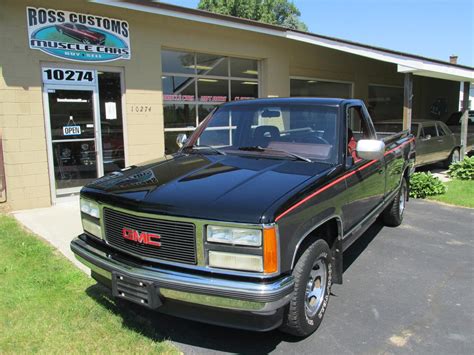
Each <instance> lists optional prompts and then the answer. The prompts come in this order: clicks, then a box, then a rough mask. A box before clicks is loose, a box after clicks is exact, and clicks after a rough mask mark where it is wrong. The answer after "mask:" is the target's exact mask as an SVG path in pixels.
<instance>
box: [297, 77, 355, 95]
mask: <svg viewBox="0 0 474 355" xmlns="http://www.w3.org/2000/svg"><path fill="white" fill-rule="evenodd" d="M290 86H291V87H290V94H291V96H292V97H337V98H342V99H350V98H352V84H351V83H340V82H332V81H321V80H317V79H291V80H290Z"/></svg>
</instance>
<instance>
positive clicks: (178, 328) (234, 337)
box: [86, 221, 383, 354]
mask: <svg viewBox="0 0 474 355" xmlns="http://www.w3.org/2000/svg"><path fill="white" fill-rule="evenodd" d="M382 228H383V225H382V223H381V222H379V221H377V222H376V223H374V224H373V225H372V226H371V227H370V228H369V229H368V230H367V232H365V233H364V234H363V235H362V236H361V237H360V238H359V239H358V240H357V241H356V242H355V243H354V244H353V245H352V246H351V247H350V248H349V249H348V250H347V251H346V252H345V253H344V271H346V270H347V269H348V268H349V267H350V266H351V265H352V263H353V262H354V261H355V260H356V259H357V257H358V256H359V255H360V254H361V253H362V252H363V251H364V250H365V249H366V248H367V246H368V245H369V244H370V242H371V241H372V240H373V239H374V238H375V237H376V236H377V234H378V233H379V232H380V230H381V229H382ZM86 292H87V294H88V295H89V296H90V297H91V298H93V299H94V300H95V301H96V302H98V303H99V304H101V305H102V306H103V307H104V308H106V309H107V310H109V311H110V312H113V313H115V314H118V315H119V316H120V317H122V320H123V326H124V327H126V328H128V329H131V330H132V331H135V332H137V333H140V334H143V335H144V336H146V337H148V338H150V339H152V340H154V341H163V340H171V341H172V342H174V343H176V344H177V345H178V346H179V345H180V344H186V345H188V346H191V347H196V348H198V349H196V350H197V351H199V349H202V352H205V351H206V350H207V351H209V350H214V351H221V352H230V353H240V354H252V353H260V354H261V353H270V352H271V351H273V350H274V349H275V348H276V347H277V346H278V344H280V343H281V342H287V343H295V342H299V341H300V340H301V339H300V338H296V337H292V336H289V335H286V334H283V333H281V332H279V331H278V330H274V331H271V332H266V333H258V332H250V331H243V330H236V329H230V328H225V327H219V326H214V325H210V324H204V323H199V322H195V321H191V320H186V319H182V318H176V317H172V316H168V315H166V314H162V313H159V312H155V311H150V310H148V309H146V308H143V307H140V306H138V305H135V304H133V303H129V302H125V301H122V300H117V301H116V300H114V299H113V297H112V295H111V292H110V290H109V289H107V288H106V287H104V286H102V285H100V284H96V285H94V286H91V287H89V288H88V289H87V290H86ZM182 350H183V351H185V349H182Z"/></svg>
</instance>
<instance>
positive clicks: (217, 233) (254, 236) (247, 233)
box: [207, 226, 262, 247]
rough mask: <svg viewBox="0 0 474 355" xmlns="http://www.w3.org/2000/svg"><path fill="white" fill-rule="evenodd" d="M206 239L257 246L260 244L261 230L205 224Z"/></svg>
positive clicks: (214, 241) (215, 241)
mask: <svg viewBox="0 0 474 355" xmlns="http://www.w3.org/2000/svg"><path fill="white" fill-rule="evenodd" d="M207 241H208V242H213V243H223V244H232V245H244V246H252V247H259V246H261V245H262V231H261V230H259V229H247V228H231V227H219V226H207Z"/></svg>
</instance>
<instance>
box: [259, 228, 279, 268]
mask: <svg viewBox="0 0 474 355" xmlns="http://www.w3.org/2000/svg"><path fill="white" fill-rule="evenodd" d="M277 242H278V241H277V231H276V228H275V227H272V228H265V229H264V230H263V272H265V273H266V274H272V273H274V272H277V271H278V245H277Z"/></svg>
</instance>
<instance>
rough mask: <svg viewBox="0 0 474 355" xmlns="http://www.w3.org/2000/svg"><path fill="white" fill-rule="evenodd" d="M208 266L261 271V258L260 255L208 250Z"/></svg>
mask: <svg viewBox="0 0 474 355" xmlns="http://www.w3.org/2000/svg"><path fill="white" fill-rule="evenodd" d="M209 266H211V267H217V268H223V269H232V270H243V271H256V272H262V271H263V258H262V256H261V255H248V254H237V253H226V252H221V251H213V250H209Z"/></svg>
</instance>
